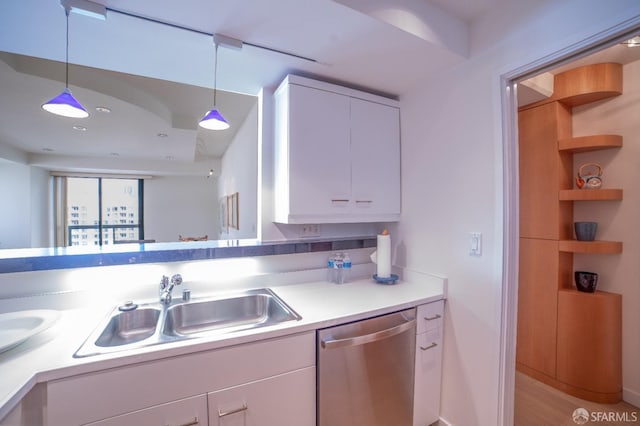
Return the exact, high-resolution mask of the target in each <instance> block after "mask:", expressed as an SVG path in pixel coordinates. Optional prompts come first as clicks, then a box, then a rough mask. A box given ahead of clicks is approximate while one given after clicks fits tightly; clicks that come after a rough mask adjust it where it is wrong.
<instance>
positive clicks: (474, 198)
mask: <svg viewBox="0 0 640 426" xmlns="http://www.w3.org/2000/svg"><path fill="white" fill-rule="evenodd" d="M637 15H640V3H638V2H635V1H629V0H616V1H612V2H606V4H605V2H600V1H598V0H588V1H586V0H567V1H563V2H556V1H538V2H531V1H528V2H527V1H523V0H520V1H512V2H504V8H503V9H501V10H498V11H493V12H492V13H490V14H487V15H486V16H485V17H484V18H483V19H481V20H480V21H478V22H477V23H476V24H475V25H474V26H473V28H472V35H471V36H472V40H473V42H472V53H471V58H470V59H469V60H468V61H467V62H465V63H463V64H461V65H459V66H457V67H455V68H453V69H452V70H449V71H448V72H447V73H444V74H443V75H440V76H437V77H435V78H430V79H428V80H425V81H424V82H422V84H421V85H420V86H418V87H415V89H414V90H413V91H411V92H409V93H405V94H403V95H402V96H401V99H400V100H401V111H402V127H401V131H402V182H403V189H402V200H403V205H402V217H401V221H400V223H399V224H398V226H397V227H394V228H393V229H392V230H393V231H394V232H393V234H392V238H394V245H395V253H396V263H398V264H399V265H402V266H408V267H410V268H413V269H417V270H420V271H428V272H430V273H436V274H441V275H444V276H446V277H448V280H449V281H448V282H449V287H448V291H449V293H448V300H447V305H446V306H447V308H446V313H445V326H444V330H445V334H444V364H443V381H442V405H441V415H442V417H443V418H444V419H445V420H447V421H449V422H450V423H451V424H454V425H464V426H473V425H487V426H493V425H496V424H499V423H498V417H499V413H498V410H499V396H498V395H499V376H500V369H499V365H500V364H499V363H500V349H499V348H500V333H501V323H500V316H501V302H502V300H501V297H502V290H503V288H502V287H503V285H506V286H511V287H513V286H515V285H517V283H514V282H507V283H503V282H502V261H503V256H502V247H503V244H502V243H503V237H504V236H503V229H502V226H503V225H502V223H503V217H502V203H503V189H502V171H503V163H502V161H503V154H502V143H503V141H502V127H501V122H502V118H501V115H502V111H501V98H500V88H501V87H500V76H501V75H502V74H505V73H507V72H511V71H512V70H515V69H517V68H520V67H523V66H524V65H526V64H528V63H531V62H533V61H537V60H539V59H540V58H543V57H545V56H547V55H551V54H553V53H554V52H557V51H559V50H562V49H564V48H566V47H568V46H570V45H571V44H573V43H577V42H579V41H581V40H583V39H585V38H587V37H589V36H591V35H593V34H596V33H597V32H599V31H602V30H605V29H607V28H609V27H610V26H613V25H615V24H617V23H620V22H623V21H624V20H626V19H629V18H631V17H633V16H637ZM511 214H513V212H511ZM469 232H482V234H483V254H482V256H481V257H471V256H469V255H468V250H469V235H468V233H469Z"/></svg>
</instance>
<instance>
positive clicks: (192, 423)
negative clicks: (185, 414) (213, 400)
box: [167, 417, 200, 426]
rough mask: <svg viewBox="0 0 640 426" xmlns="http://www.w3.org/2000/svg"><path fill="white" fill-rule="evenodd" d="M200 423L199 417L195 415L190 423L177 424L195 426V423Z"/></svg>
mask: <svg viewBox="0 0 640 426" xmlns="http://www.w3.org/2000/svg"><path fill="white" fill-rule="evenodd" d="M198 423H200V421H199V420H198V417H194V418H193V420H191V421H190V422H188V423H181V424H179V425H177V426H193V425H197V424H198ZM167 426H170V425H169V424H167Z"/></svg>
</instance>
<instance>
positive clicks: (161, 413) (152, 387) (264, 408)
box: [44, 331, 315, 426]
mask: <svg viewBox="0 0 640 426" xmlns="http://www.w3.org/2000/svg"><path fill="white" fill-rule="evenodd" d="M207 399H209V401H207ZM237 401H240V403H241V404H243V403H246V406H247V409H246V410H244V409H243V410H242V412H238V413H236V414H227V415H222V416H220V413H222V414H225V413H227V412H228V411H229V410H234V409H237V408H238V405H234V404H236V403H237ZM225 404H227V405H225ZM314 404H315V332H314V331H310V332H306V333H301V334H296V335H291V336H286V337H280V338H275V339H268V340H262V341H257V342H252V343H245V344H242V345H236V346H229V347H225V348H220V349H215V350H208V351H202V352H196V353H192V354H185V355H180V356H174V357H171V358H164V359H160V360H155V361H148V362H140V363H136V364H132V365H129V366H123V367H118V368H112V369H107V370H103V371H98V372H94V373H87V374H81V375H77V376H73V377H69V378H66V379H60V380H53V381H51V382H48V383H47V385H46V404H45V405H46V410H45V412H46V414H45V423H44V424H45V425H46V426H63V425H64V426H74V425H92V426H96V425H100V426H115V425H118V426H126V425H144V426H146V425H149V426H155V425H158V426H167V425H169V426H178V425H198V426H200V425H207V424H211V425H236V424H242V425H243V426H246V425H256V426H257V425H260V426H272V425H296V426H298V425H299V426H305V425H309V426H313V425H314V424H315V406H314ZM208 407H209V408H211V407H213V408H211V409H212V410H214V411H212V412H209V415H208V416H207V412H208ZM240 407H242V405H240ZM218 410H221V411H218ZM225 410H226V411H225ZM245 417H246V419H247V420H246V423H237V421H238V420H237V419H238V418H245ZM249 420H250V422H249ZM243 421H244V420H243ZM234 422H236V423H234Z"/></svg>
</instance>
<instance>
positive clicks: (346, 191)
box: [275, 76, 400, 223]
mask: <svg viewBox="0 0 640 426" xmlns="http://www.w3.org/2000/svg"><path fill="white" fill-rule="evenodd" d="M275 100H276V141H275V204H276V207H275V209H276V212H275V221H276V222H280V223H354V222H388V221H396V220H398V219H399V216H400V110H399V107H398V102H397V101H394V100H390V99H387V98H382V97H379V96H375V95H371V94H368V93H364V92H359V91H356V90H352V89H347V88H344V87H340V86H336V85H333V84H328V83H323V82H318V81H315V80H310V79H306V78H302V77H297V76H288V77H287V79H285V81H284V82H283V83H282V84H281V85H280V87H279V88H278V90H277V91H276V95H275Z"/></svg>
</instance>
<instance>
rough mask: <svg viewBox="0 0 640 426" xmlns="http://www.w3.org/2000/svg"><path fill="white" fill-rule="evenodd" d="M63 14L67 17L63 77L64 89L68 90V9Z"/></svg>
mask: <svg viewBox="0 0 640 426" xmlns="http://www.w3.org/2000/svg"><path fill="white" fill-rule="evenodd" d="M64 11H65V14H66V15H67V42H66V44H65V61H64V63H65V77H64V87H66V88H67V89H68V88H69V9H68V8H66V7H65V8H64Z"/></svg>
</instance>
